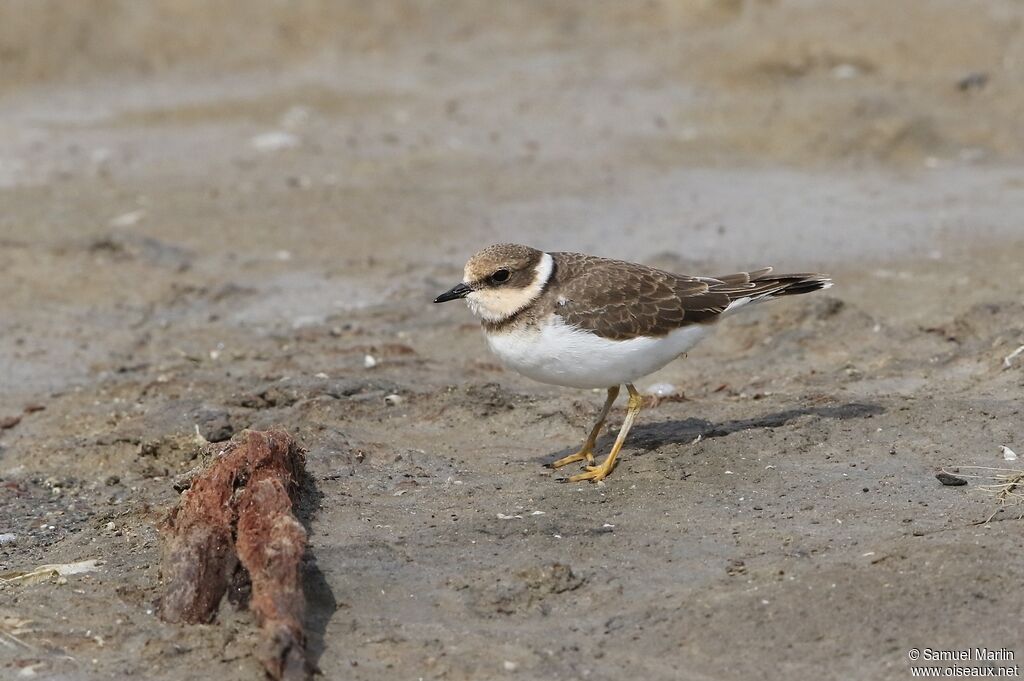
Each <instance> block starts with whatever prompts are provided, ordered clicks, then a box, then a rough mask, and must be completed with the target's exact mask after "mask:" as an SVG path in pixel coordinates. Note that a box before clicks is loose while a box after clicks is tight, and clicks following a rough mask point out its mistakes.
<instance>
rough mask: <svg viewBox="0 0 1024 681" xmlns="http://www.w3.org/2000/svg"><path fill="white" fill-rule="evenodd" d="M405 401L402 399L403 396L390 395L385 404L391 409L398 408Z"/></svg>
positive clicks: (385, 399)
mask: <svg viewBox="0 0 1024 681" xmlns="http://www.w3.org/2000/svg"><path fill="white" fill-rule="evenodd" d="M404 401H405V400H404V399H403V398H402V396H401V395H393V394H392V395H388V396H386V397H385V398H384V404H386V405H388V406H389V407H397V406H398V405H400V404H401V403H402V402H404Z"/></svg>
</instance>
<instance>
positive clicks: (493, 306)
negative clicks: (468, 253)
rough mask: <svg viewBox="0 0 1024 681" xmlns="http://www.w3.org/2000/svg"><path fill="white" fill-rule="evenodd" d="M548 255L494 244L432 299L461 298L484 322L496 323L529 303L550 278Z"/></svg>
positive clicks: (550, 268) (532, 250) (436, 301)
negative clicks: (456, 281)
mask: <svg viewBox="0 0 1024 681" xmlns="http://www.w3.org/2000/svg"><path fill="white" fill-rule="evenodd" d="M553 267H554V262H553V260H552V259H551V255H550V254H548V253H544V252H543V251H538V250H537V249H536V248H530V247H529V246H519V245H516V244H495V245H494V246H488V247H487V248H485V249H484V250H482V251H480V252H479V253H477V254H476V255H474V256H473V257H472V258H470V259H469V261H468V262H467V263H466V267H465V269H464V270H463V273H462V281H461V282H460V283H459V284H456V285H455V286H453V287H452V288H451V289H449V290H448V291H445V292H444V293H442V294H441V295H439V296H438V297H437V298H435V299H434V302H435V303H444V302H447V301H449V300H455V299H457V298H465V299H466V303H467V304H468V305H469V309H470V310H472V311H473V313H474V314H476V315H478V316H480V317H481V318H483V319H484V320H485V321H489V322H500V321H503V320H505V319H508V318H509V317H511V316H512V315H514V314H516V313H517V312H519V311H520V310H522V309H523V308H524V307H526V306H527V305H529V304H530V303H532V302H533V301H534V300H535V299H536V298H537V296H539V295H540V294H541V292H542V291H543V290H544V286H545V285H546V284H547V283H548V279H549V278H550V277H551V272H552V269H553Z"/></svg>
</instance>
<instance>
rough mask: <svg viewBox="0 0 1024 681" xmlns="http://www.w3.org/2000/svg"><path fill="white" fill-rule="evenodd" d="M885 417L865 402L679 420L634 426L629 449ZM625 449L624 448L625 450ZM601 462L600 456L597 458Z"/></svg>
mask: <svg viewBox="0 0 1024 681" xmlns="http://www.w3.org/2000/svg"><path fill="white" fill-rule="evenodd" d="M883 413H885V408H884V407H882V406H880V405H877V404H867V403H864V402H849V403H847V404H841V405H837V406H832V407H804V408H801V409H787V410H785V411H779V412H775V413H773V414H764V415H762V416H756V417H753V418H749V419H738V420H733V421H725V422H723V423H719V424H715V423H712V422H710V421H706V420H704V419H677V420H673V421H661V422H660V423H641V424H638V425H635V426H634V427H633V429H632V430H631V431H630V432H629V437H628V439H627V441H626V446H627V447H628V446H632V447H633V448H634V449H635V448H639V449H643V450H645V451H650V450H652V449H657V448H658V447H661V446H662V445H667V444H689V443H692V442H694V441H695V440H696V439H697V438H698V437H699V438H701V439H708V438H713V437H724V436H726V435H731V434H733V433H738V432H740V431H744V430H758V429H762V428H778V427H779V426H783V425H785V424H787V423H789V422H790V421H792V420H793V419H796V418H799V417H801V416H817V417H818V418H822V419H838V420H840V421H846V420H849V419H868V418H872V417H874V416H877V415H878V414H883ZM614 441H615V435H614V434H606V435H603V436H601V437H600V438H598V441H597V449H598V450H599V451H600V452H607V451H608V449H609V448H610V447H611V445H612V443H613V442H614ZM578 449H579V448H578V447H566V448H564V449H561V450H559V451H558V452H555V453H554V454H549V455H546V456H544V457H539V460H542V461H544V462H545V463H549V462H550V461H552V460H554V459H559V458H561V457H563V456H567V455H569V454H572V453H573V452H576V451H578ZM623 449H625V447H624V448H623ZM598 458H600V455H598Z"/></svg>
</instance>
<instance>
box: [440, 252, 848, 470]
mask: <svg viewBox="0 0 1024 681" xmlns="http://www.w3.org/2000/svg"><path fill="white" fill-rule="evenodd" d="M831 285H832V282H831V280H830V279H829V278H828V277H826V276H824V275H821V274H780V275H774V274H772V268H770V267H765V268H762V269H759V270H754V271H752V272H739V273H737V274H728V275H725V276H720V277H692V276H686V275H682V274H672V273H671V272H665V271H663V270H659V269H655V268H653V267H645V266H644V265H637V264H634V263H630V262H623V261H620V260H609V259H606V258H598V257H596V256H592V255H583V254H580V253H545V252H543V251H539V250H537V249H535V248H530V247H529V246H519V245H515V244H496V245H494V246H489V247H487V248H485V249H484V250H482V251H480V252H479V253H477V254H476V255H474V256H473V257H472V258H470V259H469V262H467V263H466V267H465V270H464V272H463V279H462V282H461V283H459V284H456V285H455V286H454V287H452V288H451V289H450V290H448V291H446V292H444V293H442V294H441V295H439V296H438V297H437V298H436V299H435V300H434V302H435V303H443V302H446V301H449V300H456V299H458V298H465V299H466V302H467V304H468V305H469V309H470V310H471V311H472V312H473V313H474V314H476V315H477V316H478V317H480V320H481V324H482V326H483V331H484V336H485V338H486V339H487V344H488V345H489V346H490V348H491V350H492V351H493V352H494V353H495V354H496V355H497V356H498V357H499V358H500V359H501V360H502V362H503V363H504V364H505V365H507V366H508V367H510V368H512V369H515V370H516V371H518V372H519V373H521V374H523V375H525V376H527V377H529V378H532V379H534V380H537V381H540V382H542V383H551V384H554V385H561V386H566V387H570V388H605V389H607V391H608V396H607V399H606V400H605V403H604V407H603V408H602V409H601V412H600V415H599V416H598V419H597V423H596V424H595V425H594V427H593V429H591V431H590V434H589V435H588V436H587V439H586V442H585V443H584V445H583V448H582V449H581V450H580V451H579V452H577V453H576V454H572V455H569V456H566V457H564V458H562V459H559V460H558V461H555V462H554V463H552V464H551V465H552V467H554V468H559V467H561V466H565V465H567V464H570V463H574V462H576V461H583V460H586V462H587V465H586V466H585V470H584V471H583V472H582V473H579V474H577V475H574V476H572V477H570V478H569V481H570V482H578V481H580V480H591V481H594V482H597V481H599V480H603V479H604V478H605V477H607V476H608V474H609V473H611V472H612V469H613V468H614V467H615V461H616V458H617V457H618V455H619V450H621V449H622V443H623V442H624V441H625V440H626V436H627V435H628V434H629V429H630V427H632V425H633V421H634V419H635V418H636V415H637V412H639V411H640V404H641V397H640V393H638V392H637V390H636V388H635V387H634V386H633V382H634V381H636V380H637V379H639V378H641V377H643V376H646V375H648V374H650V373H653V372H654V371H657V370H658V369H660V368H662V367H663V366H665V365H666V364H668V363H669V362H671V361H672V360H673V359H675V358H676V357H679V356H680V355H681V354H683V353H685V352H686V351H687V350H689V349H690V348H692V347H693V346H694V345H695V344H696V343H697V342H698V341H699V340H701V339H702V338H704V337H705V336H706V335H708V333H710V331H711V328H712V327H713V326H714V324H715V322H717V321H718V320H719V319H721V318H722V317H723V316H724V315H726V314H728V313H731V312H733V311H734V310H736V309H738V308H740V307H743V306H744V305H747V304H749V303H753V302H758V301H762V300H768V299H771V298H779V297H781V296H790V295H797V294H801V293H810V292H811V291H817V290H819V289H824V288H828V287H829V286H831ZM623 384H624V385H625V386H626V390H627V391H629V403H628V407H627V410H626V418H625V420H624V421H623V423H622V428H620V429H619V433H618V436H617V437H616V439H615V444H613V445H612V449H611V452H610V453H609V454H608V456H607V457H606V458H605V459H604V461H603V462H601V463H600V464H595V461H594V446H595V444H596V442H597V436H598V434H599V433H600V431H601V427H602V426H603V425H604V421H605V419H606V418H607V417H608V412H609V410H610V409H611V406H612V403H613V402H614V401H615V398H616V397H618V394H619V386H620V385H623Z"/></svg>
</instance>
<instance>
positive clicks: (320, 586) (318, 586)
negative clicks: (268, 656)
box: [296, 472, 338, 671]
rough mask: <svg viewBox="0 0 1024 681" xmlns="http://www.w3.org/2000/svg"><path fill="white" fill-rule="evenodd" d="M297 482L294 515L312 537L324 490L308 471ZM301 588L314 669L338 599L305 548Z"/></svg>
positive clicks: (308, 653) (309, 658) (308, 657)
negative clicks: (296, 505) (313, 524)
mask: <svg viewBox="0 0 1024 681" xmlns="http://www.w3.org/2000/svg"><path fill="white" fill-rule="evenodd" d="M300 485H301V490H302V491H301V495H300V499H301V500H302V501H301V502H300V503H299V507H298V508H297V509H296V511H297V513H296V515H297V516H298V518H299V522H301V523H302V525H303V527H305V528H306V534H307V535H308V536H312V522H313V516H314V515H315V514H316V510H317V509H318V508H320V502H321V500H322V499H323V493H322V492H321V491H320V488H319V487H318V486H317V484H316V480H315V479H314V477H313V476H312V475H310V474H309V473H308V472H304V474H303V477H302V480H301V481H300ZM302 590H303V594H304V595H305V597H306V616H305V618H304V622H303V627H304V629H305V632H306V660H307V663H308V666H309V668H310V670H311V671H316V670H318V669H319V662H320V657H321V656H322V655H323V653H324V648H325V643H324V634H325V632H326V631H327V624H328V623H329V622H330V621H331V618H332V617H333V616H334V613H335V611H336V610H337V609H338V601H337V600H336V599H335V598H334V592H333V591H331V585H330V584H328V583H327V579H326V577H324V573H323V571H321V570H320V566H319V565H317V562H316V555H314V554H313V552H312V551H311V550H310V549H309V548H308V547H307V549H306V555H305V556H304V557H303V580H302Z"/></svg>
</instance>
